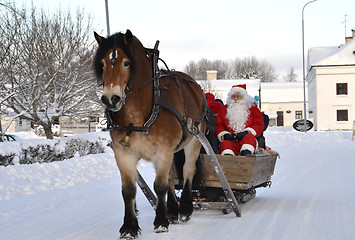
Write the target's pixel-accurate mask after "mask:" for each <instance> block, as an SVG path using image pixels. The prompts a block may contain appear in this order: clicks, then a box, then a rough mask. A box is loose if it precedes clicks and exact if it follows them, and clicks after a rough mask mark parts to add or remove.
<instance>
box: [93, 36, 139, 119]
mask: <svg viewBox="0 0 355 240" xmlns="http://www.w3.org/2000/svg"><path fill="white" fill-rule="evenodd" d="M94 35H95V39H96V41H97V42H98V44H99V47H98V49H97V53H96V55H95V58H94V68H95V73H96V76H97V78H98V79H99V81H101V83H102V85H103V87H104V90H103V94H102V97H101V101H102V103H103V104H105V105H106V107H107V109H109V110H111V111H114V112H116V111H119V110H120V109H121V108H122V106H123V105H124V103H125V98H126V91H127V90H128V89H129V87H130V82H131V78H132V75H133V74H134V73H135V65H136V64H135V60H134V58H133V55H132V52H131V45H132V42H133V38H134V37H133V35H132V33H131V31H130V30H127V31H126V33H125V34H123V33H116V34H114V35H112V36H110V37H108V38H104V37H102V36H100V35H98V34H97V33H96V32H95V33H94Z"/></svg>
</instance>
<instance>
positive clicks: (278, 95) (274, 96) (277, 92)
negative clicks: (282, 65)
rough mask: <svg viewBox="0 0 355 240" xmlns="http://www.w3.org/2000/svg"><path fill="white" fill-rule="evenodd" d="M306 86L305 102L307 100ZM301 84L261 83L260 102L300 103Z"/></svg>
mask: <svg viewBox="0 0 355 240" xmlns="http://www.w3.org/2000/svg"><path fill="white" fill-rule="evenodd" d="M307 92H308V91H307V86H306V100H307ZM303 100H304V95H303V82H262V83H261V102H268V103H289V102H302V101H303Z"/></svg>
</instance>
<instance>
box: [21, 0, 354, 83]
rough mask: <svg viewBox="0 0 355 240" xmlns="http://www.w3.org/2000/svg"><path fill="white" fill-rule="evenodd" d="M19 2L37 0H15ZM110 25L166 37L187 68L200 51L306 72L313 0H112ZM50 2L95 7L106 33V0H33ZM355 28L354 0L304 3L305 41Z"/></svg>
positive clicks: (327, 40)
mask: <svg viewBox="0 0 355 240" xmlns="http://www.w3.org/2000/svg"><path fill="white" fill-rule="evenodd" d="M15 2H16V3H17V4H18V5H21V4H22V3H25V4H26V5H27V6H29V5H30V4H31V0H20V1H15ZM108 2H109V15H110V29H111V33H115V32H119V31H126V29H130V30H131V31H132V33H133V34H134V35H136V36H137V37H138V38H139V39H140V40H141V42H142V43H143V45H145V46H146V47H153V46H154V43H155V41H156V40H160V45H159V49H160V57H161V58H163V59H164V60H165V61H166V62H167V63H168V65H169V67H170V68H175V69H177V70H179V69H180V70H183V68H184V66H185V65H186V64H187V63H188V62H189V61H190V60H195V61H198V60H199V59H201V58H207V59H210V60H214V59H222V60H228V59H234V58H237V57H245V56H256V57H258V58H265V59H267V60H268V61H269V62H270V63H271V64H273V65H274V67H275V68H276V70H277V71H278V73H279V79H282V77H283V76H284V75H286V71H287V69H289V68H290V67H294V68H295V69H296V71H297V73H298V75H299V80H301V79H302V28H301V26H302V25H301V23H302V8H303V6H304V5H305V3H307V2H308V0H306V1H303V0H268V1H267V0H250V1H244V0H243V1H241V0H219V1H216V0H213V1H212V0H178V1H169V0H149V1H148V0H137V1H135V0H130V1H127V0H126V1H121V0H108ZM33 4H34V5H35V6H37V7H43V8H44V9H57V8H61V9H63V10H68V9H71V10H72V11H75V10H76V9H77V8H78V7H79V8H83V9H84V10H85V13H87V14H90V15H92V17H93V18H94V22H95V29H96V31H97V32H98V33H101V34H102V35H106V34H107V33H106V15H105V0H85V1H83V0H51V1H47V0H35V1H34V0H33ZM345 15H347V16H348V17H347V18H348V21H347V36H350V35H351V29H352V28H355V1H354V0H336V1H335V0H318V1H316V2H313V3H311V4H309V5H308V6H307V7H306V8H305V49H306V51H307V49H308V48H310V47H320V46H337V45H340V44H343V43H344V42H345V27H344V23H343V22H344V20H345Z"/></svg>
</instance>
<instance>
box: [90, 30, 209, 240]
mask: <svg viewBox="0 0 355 240" xmlns="http://www.w3.org/2000/svg"><path fill="white" fill-rule="evenodd" d="M94 35H95V39H96V41H97V42H98V49H97V52H96V55H95V57H94V70H95V74H96V77H97V79H98V80H99V81H100V82H101V84H102V85H103V93H102V97H101V101H102V103H103V104H104V105H105V107H106V110H107V114H106V115H107V116H108V119H109V121H108V124H109V125H110V126H109V129H110V136H111V139H112V146H113V150H114V155H115V159H116V162H117V165H118V168H119V171H120V174H121V180H122V196H123V200H124V204H125V216H124V221H123V225H122V227H121V228H120V234H121V238H128V239H129V238H136V237H137V236H138V234H139V233H140V232H141V231H140V228H139V225H138V221H137V216H136V199H135V198H136V178H137V174H138V173H137V170H136V165H137V162H138V161H139V160H140V159H141V158H142V159H145V160H147V161H151V162H152V163H153V165H154V168H155V171H156V177H155V181H154V191H155V193H156V195H157V205H156V209H155V212H156V215H155V219H154V223H153V224H154V231H155V232H167V231H168V226H169V222H170V223H176V222H177V221H178V219H180V221H187V220H189V219H190V216H191V214H192V211H193V207H192V197H191V184H192V180H193V177H194V175H195V173H196V165H195V164H196V161H197V159H198V156H199V153H200V149H201V144H200V142H199V141H198V140H197V138H196V137H194V135H192V134H191V133H190V132H189V131H188V130H187V128H186V125H187V123H186V122H187V121H190V122H191V121H192V123H193V124H194V125H195V126H197V127H198V129H199V130H200V131H202V132H203V131H204V129H205V125H206V122H205V114H206V109H207V108H206V100H205V98H204V95H203V92H202V90H201V88H200V86H199V85H198V84H197V83H196V81H195V80H193V79H192V78H191V77H190V76H188V75H186V74H184V73H182V72H177V71H170V70H164V71H163V70H159V68H158V64H157V59H158V56H157V54H158V50H157V48H154V49H148V48H145V47H144V46H143V45H142V43H141V42H140V41H139V40H138V38H136V37H135V36H134V35H133V34H132V33H131V31H130V30H127V31H126V33H116V34H114V35H112V36H109V37H108V38H105V37H102V36H100V35H98V34H97V33H96V32H95V33H94ZM181 149H183V150H184V153H185V158H186V160H185V163H184V166H183V177H184V181H183V184H184V185H183V192H182V194H181V199H180V202H179V203H178V202H177V199H176V196H175V190H174V187H173V185H174V184H171V182H169V172H170V168H171V166H172V162H173V155H174V152H177V151H179V150H181ZM172 180H173V179H171V178H170V181H172ZM166 195H168V200H167V202H166Z"/></svg>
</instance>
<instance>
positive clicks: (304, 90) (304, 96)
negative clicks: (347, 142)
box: [302, 0, 317, 132]
mask: <svg viewBox="0 0 355 240" xmlns="http://www.w3.org/2000/svg"><path fill="white" fill-rule="evenodd" d="M315 1H317V0H313V1H310V2H308V3H306V4H305V5H304V6H303V8H302V62H303V101H304V123H303V124H304V129H303V130H304V132H307V108H306V67H305V61H304V8H305V7H306V6H307V5H308V4H310V3H312V2H315Z"/></svg>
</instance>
